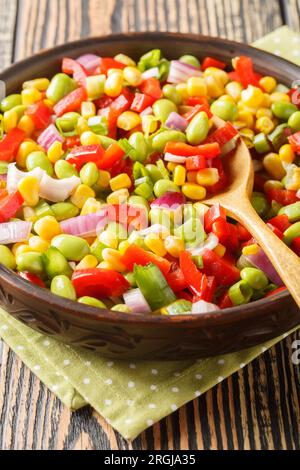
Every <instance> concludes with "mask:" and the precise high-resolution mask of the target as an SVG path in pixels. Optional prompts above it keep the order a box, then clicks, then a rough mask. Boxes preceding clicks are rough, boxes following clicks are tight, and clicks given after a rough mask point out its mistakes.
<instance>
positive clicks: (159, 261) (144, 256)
mask: <svg viewBox="0 0 300 470" xmlns="http://www.w3.org/2000/svg"><path fill="white" fill-rule="evenodd" d="M121 262H122V263H123V264H124V265H125V266H126V267H127V269H129V271H133V268H134V265H135V264H139V265H141V266H146V265H147V264H149V263H154V264H156V266H157V267H158V268H159V269H160V270H161V272H162V273H163V275H164V276H167V274H168V272H169V271H170V268H171V263H170V261H168V260H167V259H165V258H162V257H161V256H158V255H155V254H154V253H151V252H150V251H146V250H143V248H140V247H139V246H137V245H130V246H129V247H128V248H127V250H126V251H125V253H124V254H123V256H122V258H121Z"/></svg>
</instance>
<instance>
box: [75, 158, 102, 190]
mask: <svg viewBox="0 0 300 470" xmlns="http://www.w3.org/2000/svg"><path fill="white" fill-rule="evenodd" d="M79 176H80V179H81V182H82V183H83V184H86V185H87V186H90V187H92V186H94V184H96V183H97V181H98V178H99V170H98V167H97V165H96V163H94V162H88V163H86V164H85V165H83V167H82V168H81V170H80V173H79Z"/></svg>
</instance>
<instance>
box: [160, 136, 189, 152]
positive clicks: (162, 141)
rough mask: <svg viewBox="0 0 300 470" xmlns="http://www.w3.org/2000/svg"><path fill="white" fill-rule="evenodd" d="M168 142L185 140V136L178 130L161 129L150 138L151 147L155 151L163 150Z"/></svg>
mask: <svg viewBox="0 0 300 470" xmlns="http://www.w3.org/2000/svg"><path fill="white" fill-rule="evenodd" d="M168 142H186V137H185V135H184V134H183V132H180V131H163V132H160V133H158V134H156V135H155V136H154V137H153V139H152V148H153V150H155V151H157V152H163V151H164V148H165V146H166V144H167V143H168Z"/></svg>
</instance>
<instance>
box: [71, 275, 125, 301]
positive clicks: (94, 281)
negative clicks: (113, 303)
mask: <svg viewBox="0 0 300 470" xmlns="http://www.w3.org/2000/svg"><path fill="white" fill-rule="evenodd" d="M72 283H73V286H74V288H75V290H76V294H77V296H78V297H84V296H89V297H95V298H96V299H103V298H105V297H119V296H120V295H123V294H124V292H126V291H127V290H128V289H129V287H130V284H129V282H128V281H127V280H126V279H125V277H124V276H122V274H120V273H118V272H116V271H112V270H110V269H100V268H90V269H78V270H77V271H74V273H73V276H72Z"/></svg>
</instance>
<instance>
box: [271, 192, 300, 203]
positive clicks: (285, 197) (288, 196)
mask: <svg viewBox="0 0 300 470" xmlns="http://www.w3.org/2000/svg"><path fill="white" fill-rule="evenodd" d="M267 198H268V201H269V202H272V201H276V202H278V203H279V204H282V205H283V206H288V205H289V204H293V203H294V202H297V201H299V198H298V197H297V194H296V191H291V190H290V189H277V188H272V189H268V191H267Z"/></svg>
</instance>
